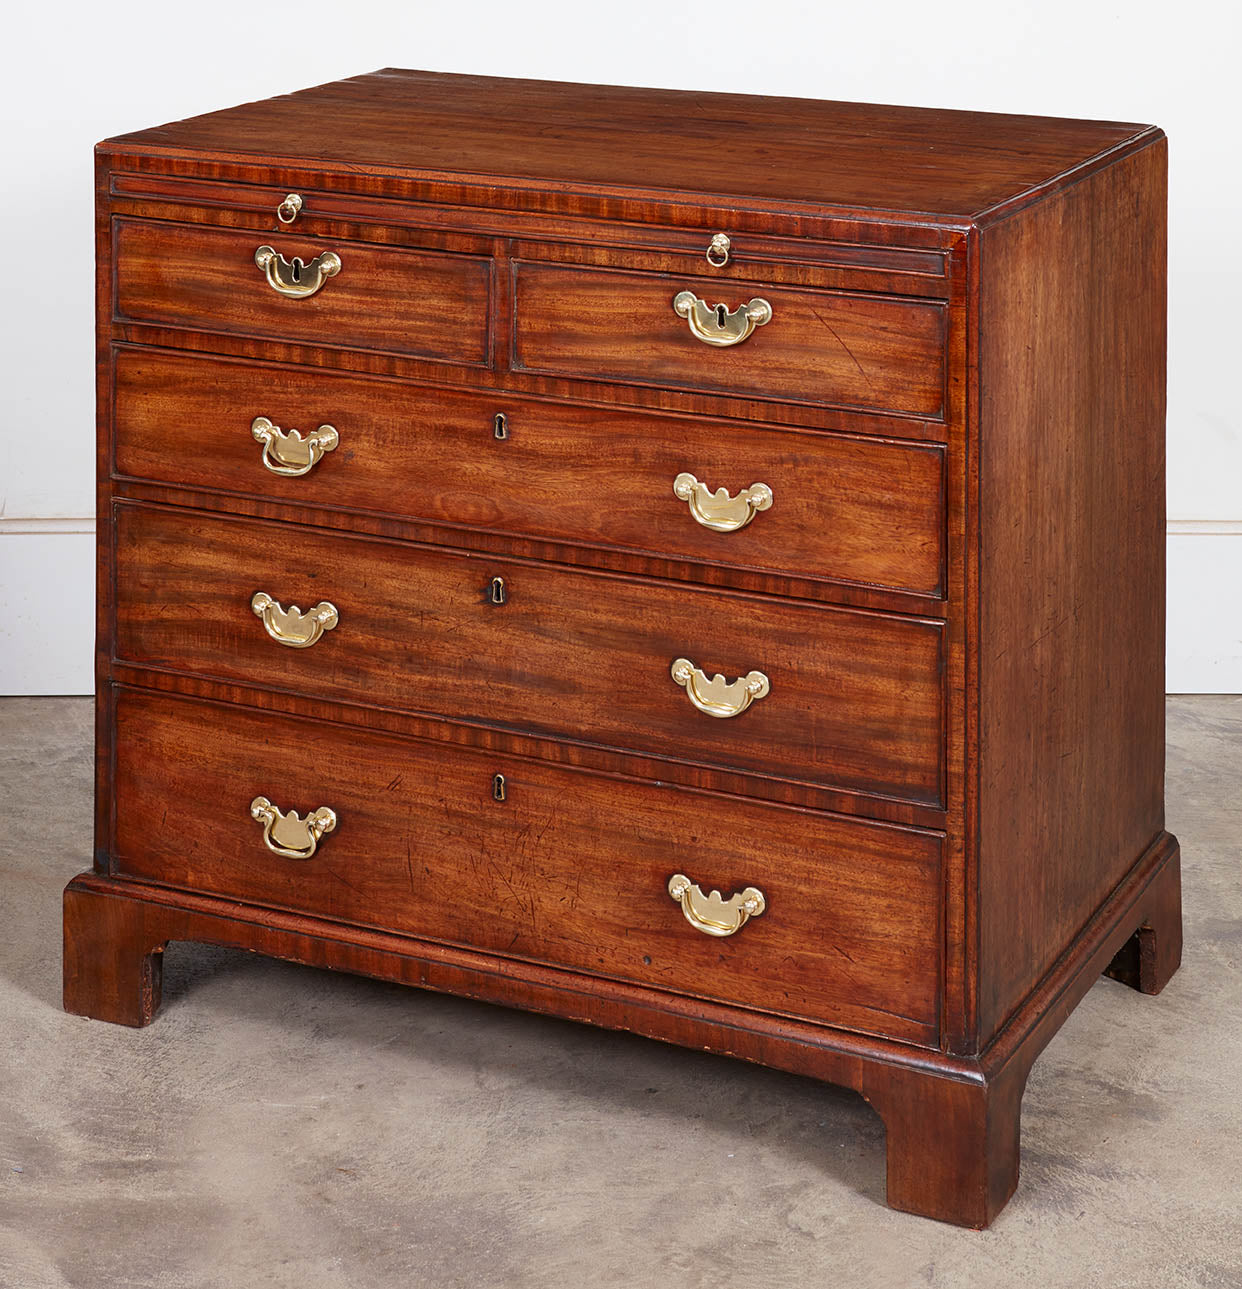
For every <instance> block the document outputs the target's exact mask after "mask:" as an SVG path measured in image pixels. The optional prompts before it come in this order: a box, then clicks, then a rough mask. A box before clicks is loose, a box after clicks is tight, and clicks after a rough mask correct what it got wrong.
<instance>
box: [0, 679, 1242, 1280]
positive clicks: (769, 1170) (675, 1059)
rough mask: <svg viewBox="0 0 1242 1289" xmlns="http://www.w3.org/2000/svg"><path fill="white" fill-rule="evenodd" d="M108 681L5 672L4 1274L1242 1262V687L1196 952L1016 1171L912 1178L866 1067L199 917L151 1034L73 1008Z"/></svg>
mask: <svg viewBox="0 0 1242 1289" xmlns="http://www.w3.org/2000/svg"><path fill="white" fill-rule="evenodd" d="M90 744H91V738H90V707H89V704H88V702H87V701H85V700H82V699H6V700H4V701H2V702H0V793H2V797H0V800H2V801H3V814H2V816H0V818H2V819H3V827H2V828H0V927H2V928H3V937H2V941H3V942H2V943H0V1025H2V1027H3V1028H2V1030H0V1040H2V1041H0V1285H2V1286H4V1289H52V1287H53V1286H83V1287H85V1286H90V1287H91V1289H115V1287H117V1286H151V1287H152V1289H156V1287H158V1289H182V1287H186V1289H189V1287H190V1286H192V1287H193V1289H217V1287H219V1289H259V1287H264V1289H266V1287H268V1286H274V1287H276V1289H387V1287H388V1286H402V1287H403V1289H405V1287H407V1286H417V1287H418V1289H442V1287H443V1289H447V1287H448V1286H470V1289H490V1287H493V1286H495V1287H497V1289H527V1287H530V1289H536V1287H537V1289H560V1287H563V1289H580V1287H586V1286H625V1287H626V1289H642V1287H643V1286H648V1285H651V1286H660V1287H662V1289H663V1287H665V1286H667V1287H669V1289H681V1287H682V1286H685V1287H687V1289H690V1287H702V1289H717V1287H719V1286H722V1285H725V1284H729V1285H738V1286H748V1287H749V1286H755V1287H759V1289H769V1287H772V1286H782V1287H783V1286H791V1287H792V1286H797V1287H798V1289H810V1287H811V1286H821V1285H822V1286H826V1287H827V1286H831V1287H833V1289H870V1287H871V1286H912V1285H917V1286H950V1287H952V1289H959V1287H961V1289H966V1287H967V1286H979V1287H980V1289H1011V1287H1013V1286H1026V1285H1030V1286H1040V1289H1057V1287H1059V1286H1066V1287H1067V1289H1068V1287H1070V1286H1073V1287H1074V1289H1079V1287H1080V1286H1084V1285H1090V1286H1093V1287H1094V1286H1099V1289H1129V1287H1132V1286H1159V1287H1160V1289H1179V1287H1180V1286H1221V1287H1222V1289H1224V1287H1228V1289H1236V1287H1237V1286H1239V1285H1242V1148H1240V1144H1239V1140H1240V1133H1242V1090H1240V1088H1242V1076H1240V1074H1239V1071H1240V1070H1242V1020H1240V1016H1242V870H1240V868H1239V837H1240V835H1242V698H1193V699H1175V700H1171V701H1170V704H1169V785H1168V791H1169V809H1168V813H1169V826H1170V828H1171V829H1172V830H1173V831H1175V832H1177V833H1178V834H1179V835H1180V837H1181V841H1182V853H1183V864H1184V874H1185V878H1184V880H1185V900H1186V954H1185V959H1184V962H1183V965H1182V969H1181V971H1180V973H1179V974H1178V975H1177V977H1176V978H1175V979H1174V981H1173V983H1172V984H1171V985H1170V986H1169V988H1168V989H1167V990H1166V991H1165V992H1164V994H1163V995H1161V997H1159V998H1157V999H1151V998H1144V997H1142V996H1140V995H1139V994H1137V993H1134V992H1132V991H1131V990H1129V989H1126V988H1125V987H1123V986H1121V985H1119V984H1115V983H1114V982H1112V981H1106V980H1101V981H1100V982H1099V983H1098V984H1097V985H1096V986H1095V987H1094V988H1093V989H1092V991H1091V993H1090V995H1089V996H1088V997H1087V999H1086V1000H1085V1001H1084V1003H1083V1004H1082V1006H1081V1007H1080V1008H1079V1009H1078V1011H1077V1012H1076V1013H1075V1014H1074V1016H1073V1017H1071V1019H1070V1021H1069V1023H1068V1024H1067V1025H1066V1026H1065V1028H1064V1029H1063V1030H1062V1031H1061V1033H1060V1034H1059V1035H1058V1036H1057V1038H1056V1039H1055V1040H1054V1041H1053V1043H1052V1045H1051V1046H1050V1047H1049V1048H1048V1050H1047V1051H1046V1052H1045V1053H1044V1055H1043V1056H1042V1057H1041V1058H1040V1060H1039V1061H1038V1062H1037V1064H1036V1066H1035V1070H1034V1073H1033V1074H1032V1076H1031V1080H1030V1084H1029V1086H1028V1089H1027V1094H1026V1100H1025V1103H1024V1107H1023V1108H1024V1115H1023V1120H1024V1122H1023V1167H1022V1180H1021V1183H1020V1185H1019V1187H1018V1192H1017V1194H1016V1195H1015V1196H1014V1198H1013V1199H1012V1200H1011V1201H1010V1204H1009V1207H1008V1208H1007V1209H1006V1210H1005V1212H1004V1213H1003V1214H1002V1215H1001V1217H1000V1218H999V1220H998V1221H997V1222H996V1224H995V1225H994V1226H993V1227H992V1229H991V1230H990V1231H987V1232H984V1233H981V1234H979V1233H973V1232H968V1231H961V1230H956V1229H953V1228H950V1227H946V1226H941V1225H938V1224H936V1223H933V1222H928V1221H923V1220H921V1219H918V1218H914V1217H909V1216H906V1215H903V1214H899V1213H892V1212H890V1211H889V1210H888V1209H886V1208H885V1207H884V1205H883V1196H884V1151H883V1145H884V1141H883V1129H882V1127H881V1125H880V1122H879V1120H878V1119H877V1118H876V1117H875V1116H874V1115H873V1114H872V1113H871V1111H870V1110H869V1109H868V1108H867V1107H866V1105H865V1104H864V1103H863V1102H862V1101H861V1100H860V1099H858V1098H856V1097H854V1096H853V1095H852V1094H849V1093H845V1092H841V1091H838V1090H835V1089H832V1088H825V1087H821V1086H817V1085H815V1084H813V1083H810V1082H808V1081H806V1080H802V1079H797V1078H794V1077H792V1076H789V1075H783V1074H778V1073H774V1072H772V1071H765V1070H761V1069H757V1068H751V1067H749V1066H745V1065H741V1064H738V1063H734V1062H730V1061H727V1060H724V1059H720V1058H714V1057H709V1056H706V1055H702V1054H699V1053H693V1052H685V1051H680V1050H678V1049H675V1048H671V1047H665V1046H662V1045H660V1044H657V1043H652V1042H646V1041H643V1040H640V1039H636V1038H632V1037H627V1036H625V1035H619V1034H609V1033H604V1032H598V1031H594V1030H589V1029H586V1028H584V1027H580V1026H576V1025H572V1024H569V1023H567V1022H560V1021H554V1020H548V1019H544V1018H540V1017H535V1016H527V1015H521V1014H518V1013H514V1012H507V1011H504V1010H501V1009H499V1008H494V1007H489V1006H485V1005H482V1004H477V1003H469V1002H465V1001H460V1000H457V999H453V998H443V997H437V996H435V995H433V994H420V993H417V992H413V991H409V990H405V989H402V988H399V987H397V986H391V985H385V984H379V983H376V982H373V981H367V980H361V979H357V978H352V977H348V976H337V975H332V974H329V973H327V972H320V971H314V970H311V969H309V968H302V967H296V966H292V965H289V964H285V963H278V962H272V961H267V960H263V959H259V958H254V957H252V956H250V955H248V954H244V953H239V952H232V951H224V950H220V949H214V948H209V947H203V946H198V945H174V946H173V947H172V948H170V950H169V951H168V954H167V965H166V968H165V989H164V999H165V1001H164V1009H163V1011H162V1012H161V1013H160V1015H159V1016H158V1017H157V1019H156V1022H155V1024H154V1025H153V1026H151V1027H150V1028H149V1029H146V1030H142V1031H137V1030H126V1029H121V1028H117V1027H114V1026H111V1025H106V1024H99V1023H97V1022H91V1021H86V1020H81V1019H77V1018H73V1017H69V1016H66V1015H64V1014H63V1013H62V1012H61V1010H60V1001H59V998H60V891H61V887H62V886H63V884H64V882H65V881H66V880H67V879H68V878H69V877H71V876H72V875H73V874H74V873H76V872H78V871H79V870H81V869H83V868H85V867H86V866H87V864H88V862H89V837H90V822H89V821H90V808H89V807H90V797H91V772H90Z"/></svg>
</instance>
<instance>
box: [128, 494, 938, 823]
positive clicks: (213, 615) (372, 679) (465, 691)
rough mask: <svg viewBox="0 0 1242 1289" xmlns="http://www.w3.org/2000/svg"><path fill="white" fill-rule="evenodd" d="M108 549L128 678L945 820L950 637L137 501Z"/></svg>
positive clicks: (928, 626) (875, 618) (903, 624)
mask: <svg viewBox="0 0 1242 1289" xmlns="http://www.w3.org/2000/svg"><path fill="white" fill-rule="evenodd" d="M116 542H117V574H116V614H117V644H116V648H117V656H118V657H119V658H120V659H122V660H124V661H129V662H136V663H140V664H151V665H156V666H161V667H167V668H173V669H176V670H181V671H186V672H190V673H195V674H198V675H206V676H211V677H218V678H220V679H223V680H237V681H242V682H247V683H251V684H256V685H260V686H264V687H274V688H281V689H288V690H293V691H297V692H301V693H306V694H309V695H312V696H317V697H324V698H329V699H341V700H345V701H352V702H360V703H366V704H372V705H375V706H381V707H389V708H393V709H396V710H401V711H407V712H415V713H429V714H432V715H435V716H441V717H445V718H449V719H454V720H459V721H465V722H468V723H474V724H477V725H483V726H489V727H504V728H510V729H515V730H518V731H521V732H528V733H533V734H536V735H549V736H553V737H558V738H566V739H572V740H577V741H584V742H589V743H593V744H597V745H603V746H607V747H615V748H619V749H622V750H634V751H638V752H642V753H648V754H655V755H658V756H663V757H670V758H674V759H677V760H682V761H687V762H691V763H693V764H697V765H702V766H709V767H710V766H717V767H723V768H726V769H740V770H743V771H750V772H754V773H760V774H766V775H777V776H783V777H786V778H790V779H794V780H800V781H805V782H811V783H817V784H823V785H828V786H833V787H837V788H844V789H846V790H849V791H856V792H864V793H873V794H877V795H880V796H884V797H891V798H898V799H905V800H909V801H913V802H919V803H923V804H928V805H932V806H939V804H940V803H941V799H942V788H941V783H942V763H941V756H942V707H943V703H942V691H941V654H942V644H943V624H942V623H940V622H937V621H930V620H924V619H915V618H905V617H897V616H894V615H885V614H879V613H866V612H859V611H854V610H846V609H840V608H830V607H826V606H813V605H809V604H805V603H798V602H792V601H780V600H774V599H768V598H766V597H762V596H757V595H748V594H742V593H736V592H724V591H714V590H712V591H709V590H706V589H703V588H700V587H696V586H692V585H687V584H679V583H669V582H660V581H653V580H642V579H637V578H632V577H627V576H624V575H620V574H605V573H590V572H583V571H580V570H576V569H568V568H564V567H560V566H556V565H549V564H541V563H536V562H526V561H518V560H512V559H505V558H501V557H498V556H492V555H479V554H470V553H465V552H455V551H451V550H446V549H443V548H440V547H427V546H421V545H416V544H413V543H401V542H391V541H376V540H365V539H361V538H357V537H352V536H346V535H343V534H325V533H322V532H316V531H314V530H312V529H307V528H302V527H298V526H295V525H287V524H278V523H266V522H261V521H256V520H241V519H234V518H228V517H222V516H213V515H207V514H203V513H199V512H195V511H186V510H180V509H173V508H163V507H154V506H146V505H133V504H127V503H120V504H118V506H117V509H116ZM295 606H297V612H294V608H295ZM285 644H289V645H296V646H298V647H284V646H285ZM695 669H697V670H695ZM713 678H715V679H713ZM761 682H762V683H761ZM730 713H733V714H730Z"/></svg>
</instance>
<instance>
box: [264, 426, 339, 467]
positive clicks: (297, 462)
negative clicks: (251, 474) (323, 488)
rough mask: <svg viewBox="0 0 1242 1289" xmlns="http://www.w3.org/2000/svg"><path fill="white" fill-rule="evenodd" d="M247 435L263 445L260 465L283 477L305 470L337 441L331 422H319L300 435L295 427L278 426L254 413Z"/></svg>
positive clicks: (315, 462)
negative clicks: (288, 428) (283, 428)
mask: <svg viewBox="0 0 1242 1289" xmlns="http://www.w3.org/2000/svg"><path fill="white" fill-rule="evenodd" d="M250 436H251V438H253V439H254V441H255V442H256V443H261V444H262V445H263V464H264V466H265V467H266V468H267V469H268V470H270V471H271V472H272V473H273V474H279V475H283V476H284V477H285V478H297V477H298V476H299V475H304V474H309V473H310V472H311V471H312V470H313V469H314V468H315V466H317V465H318V464H319V462H320V461H321V460H322V459H323V454H324V453H325V452H335V451H336V448H337V445H338V444H339V443H340V441H341V436H340V435H339V434H338V433H337V432H336V427H335V426H332V425H321V426H320V427H319V428H318V429H317V430H312V431H311V432H310V433H309V434H306V435H303V434H302V433H300V432H299V431H298V430H282V429H281V428H280V426H279V425H276V424H274V423H273V422H272V421H270V420H269V419H268V418H267V417H266V416H256V417H255V418H254V420H253V421H251V422H250Z"/></svg>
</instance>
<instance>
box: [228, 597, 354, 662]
mask: <svg viewBox="0 0 1242 1289" xmlns="http://www.w3.org/2000/svg"><path fill="white" fill-rule="evenodd" d="M250 608H251V611H252V612H253V613H254V615H255V617H257V618H262V619H263V627H264V630H266V632H267V634H268V635H269V636H271V637H272V639H273V640H275V641H276V642H277V644H282V645H288V646H289V648H290V649H309V648H310V647H311V645H313V644H314V643H315V642H316V641H317V640H318V639H319V637H320V636H322V635H323V633H324V632H325V631H331V630H333V628H335V626H336V624H337V623H338V622H339V621H340V614H338V613H337V611H336V605H335V604H329V603H328V601H327V600H321V601H320V602H319V603H318V604H316V605H315V607H314V608H313V609H308V610H307V612H305V613H303V612H302V610H301V609H299V608H298V606H297V605H296V604H291V605H290V606H289V608H288V609H282V608H281V607H280V605H279V604H277V602H276V601H275V600H273V599H272V597H271V596H270V595H268V593H267V592H266V591H256V592H255V593H254V595H253V596H252V597H251V600H250Z"/></svg>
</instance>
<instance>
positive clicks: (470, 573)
mask: <svg viewBox="0 0 1242 1289" xmlns="http://www.w3.org/2000/svg"><path fill="white" fill-rule="evenodd" d="M97 199H98V222H97V230H98V233H97V235H98V302H99V307H98V319H99V321H98V343H99V348H98V404H99V582H98V586H99V597H98V615H99V616H98V755H97V762H98V816H97V840H96V851H95V866H94V871H93V872H91V873H87V874H83V875H82V876H80V877H78V878H76V879H74V881H73V882H72V883H70V885H69V888H68V889H67V891H66V893H65V1006H66V1007H67V1008H68V1009H69V1010H70V1011H73V1012H78V1013H82V1014H85V1015H89V1016H94V1017H98V1018H101V1019H106V1020H111V1021H117V1022H120V1023H123V1024H130V1025H140V1024H144V1023H146V1022H147V1021H149V1020H150V1019H151V1016H152V1014H153V1012H154V1010H155V1008H156V1007H157V1005H158V1003H159V983H160V962H161V956H160V955H161V952H162V950H163V948H164V946H165V945H166V944H167V943H168V942H169V941H170V940H199V941H211V942H217V943H223V944H230V945H239V946H243V947H245V948H248V949H252V950H256V951H258V952H261V953H265V954H272V955H276V956H280V957H286V958H290V959H296V960H298V961H300V962H305V963H313V964H318V965H322V966H327V967H335V968H339V969H345V970H350V971H356V972H363V973H366V974H369V975H373V976H378V977H383V978H386V979H391V980H399V981H405V982H407V983H409V984H413V985H419V986H422V987H425V988H429V989H438V990H447V991H451V992H454V993H460V994H466V995H470V996H473V997H478V998H485V999H490V1000H492V1001H496V1002H502V1003H507V1004H510V1005H513V1006H516V1007H524V1008H530V1009H534V1010H539V1011H546V1012H552V1013H556V1014H558V1015H562V1016H567V1017H572V1018H574V1019H577V1020H581V1021H586V1022H589V1023H593V1024H598V1025H604V1026H612V1027H616V1028H621V1029H628V1030H633V1031H635V1032H638V1033H641V1034H646V1035H650V1036H652V1037H655V1038H660V1039H664V1040H667V1041H670V1042H674V1043H681V1044H686V1045H690V1046H696V1047H703V1048H708V1049H711V1050H714V1051H718V1052H721V1053H727V1054H729V1055H732V1056H737V1057H741V1058H743V1059H747V1060H752V1061H759V1062H762V1063H764V1064H768V1065H772V1066H776V1067H779V1068H782V1069H786V1070H792V1071H796V1072H799V1073H802V1074H807V1075H812V1076H814V1077H818V1078H821V1079H824V1080H827V1081H831V1082H834V1083H839V1084H843V1085H846V1086H848V1087H851V1088H854V1089H856V1090H857V1091H858V1092H860V1093H861V1094H862V1095H863V1096H864V1097H866V1098H867V1099H868V1100H869V1101H870V1102H871V1103H872V1104H873V1105H874V1107H875V1109H876V1110H877V1111H878V1112H879V1114H880V1115H881V1116H882V1117H883V1118H884V1120H885V1123H886V1125H887V1141H888V1145H887V1150H888V1193H889V1201H890V1203H891V1204H893V1205H894V1206H896V1207H898V1208H903V1209H907V1210H910V1211H913V1212H917V1213H923V1214H927V1215H929V1216H933V1217H937V1218H942V1219H945V1220H948V1221H953V1222H959V1223H965V1224H969V1225H976V1226H982V1225H985V1224H987V1223H988V1222H989V1221H990V1220H991V1219H992V1217H993V1216H994V1215H995V1214H996V1213H997V1212H998V1211H999V1209H1000V1208H1001V1207H1002V1206H1003V1204H1004V1203H1005V1201H1006V1200H1007V1198H1008V1197H1009V1195H1010V1194H1011V1192H1012V1190H1013V1188H1014V1186H1015V1184H1016V1180H1017V1171H1018V1135H1019V1134H1018V1122H1019V1105H1020V1102H1021V1098H1022V1090H1023V1086H1024V1084H1025V1081H1026V1076H1027V1073H1028V1071H1029V1069H1030V1067H1031V1064H1032V1062H1033V1060H1034V1058H1035V1056H1036V1055H1037V1053H1038V1052H1039V1051H1040V1049H1041V1048H1042V1047H1043V1046H1044V1044H1045V1043H1046V1042H1047V1041H1048V1039H1049V1038H1050V1037H1051V1035H1052V1034H1053V1032H1054V1031H1055V1030H1056V1028H1057V1027H1058V1026H1059V1025H1060V1023H1061V1022H1062V1021H1063V1020H1064V1018H1065V1017H1066V1015H1067V1014H1068V1013H1069V1011H1070V1010H1071V1009H1072V1008H1073V1007H1074V1005H1075V1004H1076V1003H1077V1001H1078V1000H1079V999H1080V998H1081V997H1082V995H1083V994H1084V993H1085V992H1086V990H1087V989H1088V987H1089V986H1090V984H1091V982H1092V980H1093V979H1094V978H1095V977H1097V976H1098V975H1099V974H1100V973H1101V972H1103V971H1108V972H1109V973H1110V974H1112V975H1114V976H1117V977H1118V978H1121V979H1124V980H1127V981H1128V982H1130V983H1132V984H1134V985H1136V986H1137V987H1139V988H1141V989H1142V990H1144V991H1145V992H1148V993H1155V992H1157V991H1158V990H1159V989H1160V988H1161V987H1162V986H1163V984H1164V983H1165V981H1166V980H1167V979H1168V978H1169V976H1170V975H1171V974H1172V973H1173V971H1174V970H1175V969H1176V966H1177V963H1178V959H1179V954H1180V902H1179V875H1178V852H1177V845H1176V842H1175V841H1174V839H1173V838H1172V837H1170V836H1169V835H1168V834H1167V833H1166V832H1165V831H1164V830H1163V753H1164V748H1163V601H1164V596H1163V578H1164V571H1163V548H1164V547H1163V542H1164V537H1163V522H1164V498H1163V462H1164V448H1163V434H1164V325H1165V324H1164V263H1165V215H1164V210H1165V142H1164V137H1163V135H1162V134H1161V133H1160V132H1159V131H1158V130H1155V129H1152V128H1148V127H1142V126H1134V125H1121V124H1115V123H1106V122H1083V121H1067V120H1050V119H1041V118H1028V117H1003V116H994V115H983V114H973V113H955V112H932V111H920V110H915V109H906V108H879V107H868V106H861V105H855V104H842V103H820V102H808V101H798V100H778V99H763V98H756V97H746V96H739V95H728V96H726V95H705V94H681V93H671V92H664V91H650V90H633V89H610V88H603V87H599V86H577V85H560V84H548V83H540V82H524V81H508V80H490V79H482V78H474V77H462V76H439V75H432V74H429V73H421V72H404V71H386V72H380V73H376V74H373V75H369V76H361V77H358V78H355V79H352V80H347V81H342V82H339V83H336V84H332V85H326V86H321V87H319V88H317V89H312V90H307V91H304V92H302V93H299V94H293V95H289V96H285V97H281V98H276V99H272V100H270V101H268V102H262V103H254V104H249V105H247V106H244V107H239V108H234V109H232V110H229V111H225V112H219V113H215V114H212V115H208V116H204V117H199V118H196V119H193V120H189V121H183V122H180V123H177V124H174V125H169V126H165V127H162V128H159V129H153V130H147V131H144V132H141V133H138V134H134V135H128V136H125V137H123V138H118V139H113V140H110V141H108V142H106V143H103V144H101V145H100V146H99V149H98V152H97Z"/></svg>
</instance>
